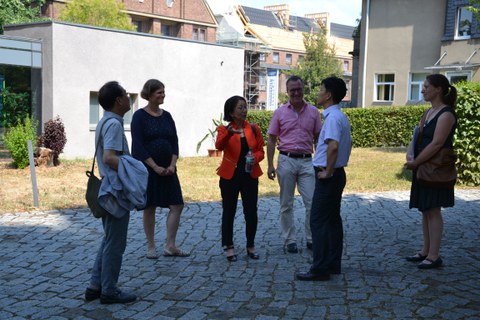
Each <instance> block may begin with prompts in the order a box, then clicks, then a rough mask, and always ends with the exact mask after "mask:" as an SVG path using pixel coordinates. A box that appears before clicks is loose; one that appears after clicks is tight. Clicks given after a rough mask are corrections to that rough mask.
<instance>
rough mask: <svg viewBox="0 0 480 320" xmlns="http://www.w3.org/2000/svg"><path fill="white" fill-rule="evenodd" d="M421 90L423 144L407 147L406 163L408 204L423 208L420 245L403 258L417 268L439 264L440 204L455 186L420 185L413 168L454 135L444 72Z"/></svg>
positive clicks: (447, 202)
mask: <svg viewBox="0 0 480 320" xmlns="http://www.w3.org/2000/svg"><path fill="white" fill-rule="evenodd" d="M422 94H423V99H424V100H425V101H428V102H430V103H431V105H432V107H431V108H430V109H428V110H427V111H426V118H425V125H424V127H423V138H422V145H420V146H415V148H412V146H411V147H410V148H409V151H408V152H407V163H406V164H405V167H406V168H407V169H410V170H413V178H412V188H411V191H410V205H409V206H410V208H418V210H419V211H421V212H422V230H423V247H422V249H421V250H420V251H419V252H417V253H416V254H414V255H413V256H409V257H407V258H406V259H407V261H413V262H420V264H419V265H418V268H420V269H432V268H437V267H440V266H441V265H442V259H441V258H440V242H441V240H442V233H443V218H442V212H441V207H444V208H446V207H453V205H454V200H455V198H454V189H453V186H452V187H444V188H440V187H437V188H433V187H426V186H423V185H420V184H419V183H418V181H417V178H416V169H417V168H418V166H419V165H421V164H422V163H424V162H425V161H427V160H429V159H430V158H431V157H432V156H434V155H435V154H436V153H437V152H439V151H440V149H441V148H453V135H454V133H455V128H456V126H457V119H456V115H455V109H454V108H455V104H456V101H457V90H456V89H455V87H454V86H452V85H450V83H449V82H448V79H447V78H446V77H445V76H444V75H441V74H431V75H429V76H427V79H426V80H425V81H424V83H423V89H422ZM420 150H421V152H420Z"/></svg>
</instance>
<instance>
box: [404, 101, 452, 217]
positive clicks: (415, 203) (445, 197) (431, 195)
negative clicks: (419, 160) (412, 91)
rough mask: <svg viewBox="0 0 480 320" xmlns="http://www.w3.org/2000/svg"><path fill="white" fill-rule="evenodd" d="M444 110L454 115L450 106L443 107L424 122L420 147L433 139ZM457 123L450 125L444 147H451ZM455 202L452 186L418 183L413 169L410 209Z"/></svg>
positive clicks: (445, 205)
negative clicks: (442, 186)
mask: <svg viewBox="0 0 480 320" xmlns="http://www.w3.org/2000/svg"><path fill="white" fill-rule="evenodd" d="M444 112H451V113H453V114H454V115H455V111H454V110H453V108H452V107H445V108H443V109H442V110H440V112H438V113H437V114H436V115H435V117H434V118H433V119H432V120H430V121H429V122H428V123H426V124H425V126H424V127H423V138H422V145H421V146H420V148H421V149H423V148H425V147H426V146H427V145H428V144H429V143H431V142H432V140H433V134H434V133H435V128H436V127H437V121H438V118H439V117H440V115H441V114H443V113H444ZM456 127H457V124H456V122H455V124H454V125H453V127H452V130H451V131H450V133H449V135H448V137H447V140H445V143H444V145H443V147H444V148H453V135H454V133H455V128H456ZM414 153H415V154H414V156H415V158H416V157H417V155H418V151H417V150H415V151H414ZM454 204H455V196H454V189H453V187H450V188H429V187H425V186H422V185H419V184H418V181H417V174H416V171H413V177H412V188H411V190H410V205H409V207H410V209H411V208H418V210H420V211H422V212H423V211H425V210H428V209H432V208H438V207H444V208H446V207H453V205H454Z"/></svg>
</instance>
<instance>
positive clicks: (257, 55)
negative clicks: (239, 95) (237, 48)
mask: <svg viewBox="0 0 480 320" xmlns="http://www.w3.org/2000/svg"><path fill="white" fill-rule="evenodd" d="M268 53H269V50H267V49H265V48H256V49H253V48H249V49H247V48H245V68H244V77H245V78H244V83H245V84H244V96H245V98H246V99H247V106H248V109H250V110H263V109H265V105H264V104H261V103H259V100H258V99H259V96H260V92H261V91H265V90H266V77H267V68H266V66H264V65H262V60H263V59H262V56H263V57H265V56H266V55H267V54H268Z"/></svg>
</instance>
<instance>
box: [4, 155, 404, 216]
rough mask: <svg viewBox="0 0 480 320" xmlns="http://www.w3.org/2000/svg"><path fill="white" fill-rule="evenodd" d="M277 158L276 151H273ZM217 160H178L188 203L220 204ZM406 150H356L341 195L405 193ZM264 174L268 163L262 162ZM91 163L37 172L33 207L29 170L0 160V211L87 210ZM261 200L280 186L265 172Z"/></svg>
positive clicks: (66, 163) (71, 163)
mask: <svg viewBox="0 0 480 320" xmlns="http://www.w3.org/2000/svg"><path fill="white" fill-rule="evenodd" d="M277 154H278V153H277ZM220 161H221V158H208V157H194V158H180V159H179V161H178V175H179V178H180V183H181V185H182V190H183V195H184V199H185V201H186V202H197V201H218V200H220V190H219V187H218V180H219V177H218V176H217V175H216V172H215V169H216V168H217V167H218V166H219V164H220ZM404 162H405V149H404V148H389V149H382V148H356V149H354V150H353V151H352V155H351V158H350V163H349V166H348V167H347V168H346V173H347V186H346V190H345V193H356V192H379V191H389V190H409V188H410V182H409V181H408V180H407V176H408V174H409V172H407V173H406V172H404V171H403V169H402V166H403V163H404ZM261 166H262V169H263V170H264V172H266V166H267V161H266V160H264V161H262V163H261ZM90 167H91V160H62V162H61V164H60V166H58V167H52V168H38V167H37V168H36V175H37V187H38V192H39V204H40V207H39V208H38V209H35V208H33V195H32V182H31V178H30V170H29V168H26V169H24V170H18V169H14V168H12V166H11V165H10V163H9V162H7V161H2V162H0V213H1V212H15V211H17V212H18V211H29V210H53V209H63V208H79V207H86V203H85V199H84V195H85V190H86V183H87V176H86V175H85V171H86V170H88V169H89V168H90ZM259 188H260V191H259V196H260V197H269V196H278V189H279V187H278V182H277V181H276V180H275V181H271V180H269V179H268V178H267V176H266V174H264V175H263V176H261V177H260V187H259Z"/></svg>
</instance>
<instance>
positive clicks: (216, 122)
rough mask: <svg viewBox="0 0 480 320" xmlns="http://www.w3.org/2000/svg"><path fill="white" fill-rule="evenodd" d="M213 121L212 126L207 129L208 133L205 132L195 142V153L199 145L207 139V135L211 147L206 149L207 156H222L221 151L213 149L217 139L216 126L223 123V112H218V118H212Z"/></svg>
mask: <svg viewBox="0 0 480 320" xmlns="http://www.w3.org/2000/svg"><path fill="white" fill-rule="evenodd" d="M212 123H213V128H212V129H208V133H207V134H205V136H204V137H203V138H202V139H201V140H200V141H198V143H197V153H198V150H200V147H201V146H202V143H203V142H204V141H205V140H207V138H208V137H210V139H211V148H210V149H208V156H209V157H221V156H222V151H220V150H217V149H215V140H216V139H217V131H218V127H219V126H221V125H222V124H224V123H223V114H220V118H219V119H212Z"/></svg>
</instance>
